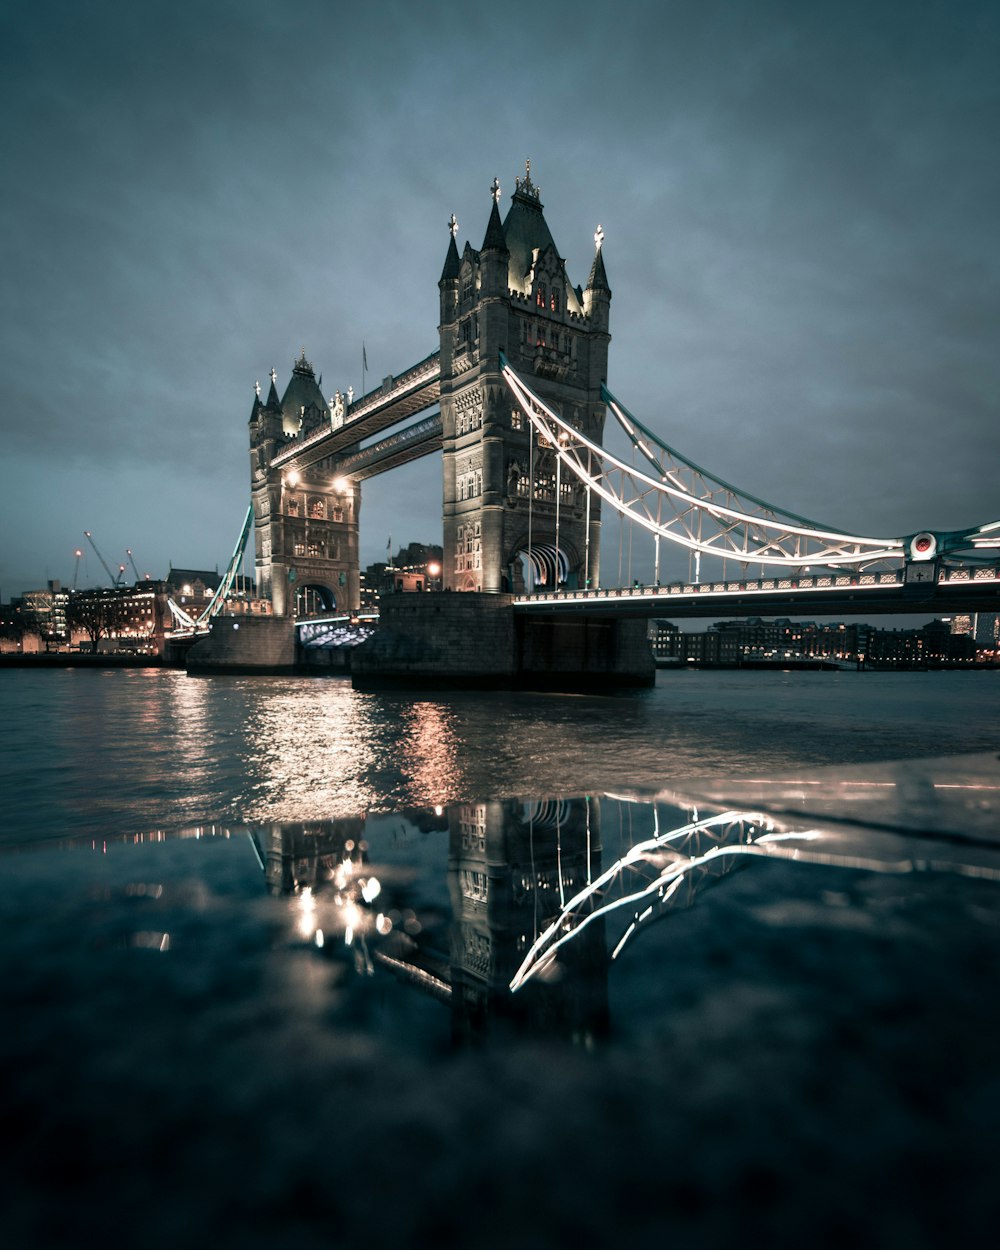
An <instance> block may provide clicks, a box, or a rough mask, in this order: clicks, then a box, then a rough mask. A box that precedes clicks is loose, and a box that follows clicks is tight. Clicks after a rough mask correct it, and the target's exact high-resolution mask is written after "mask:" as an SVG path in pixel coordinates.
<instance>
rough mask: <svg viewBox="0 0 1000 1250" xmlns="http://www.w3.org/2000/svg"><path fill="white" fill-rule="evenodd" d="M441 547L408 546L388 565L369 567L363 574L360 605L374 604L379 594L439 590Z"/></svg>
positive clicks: (432, 545)
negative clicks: (366, 602)
mask: <svg viewBox="0 0 1000 1250" xmlns="http://www.w3.org/2000/svg"><path fill="white" fill-rule="evenodd" d="M442 555H443V551H442V548H441V547H439V546H437V545H435V544H433V543H408V544H407V545H406V546H405V547H400V549H399V552H398V554H397V555H396V556H395V557H391V558H390V560H389V563H388V564H385V563H381V562H380V563H378V564H369V565H368V567H367V568H366V569H365V571H364V573H363V575H362V583H363V592H362V600H361V602H362V606H364V605H365V601H366V600H367V601H368V602H370V603H372V604H377V601H378V599H379V598H380V597H381V596H382V595H392V594H411V593H420V592H423V591H427V590H440V589H441V585H442V581H441V578H442V568H443V565H442Z"/></svg>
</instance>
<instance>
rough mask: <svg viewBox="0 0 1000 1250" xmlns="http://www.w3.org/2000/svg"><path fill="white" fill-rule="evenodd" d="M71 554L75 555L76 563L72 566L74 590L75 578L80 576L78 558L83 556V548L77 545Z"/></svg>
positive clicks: (74, 585)
mask: <svg viewBox="0 0 1000 1250" xmlns="http://www.w3.org/2000/svg"><path fill="white" fill-rule="evenodd" d="M73 554H74V555H75V556H76V564H75V565H74V566H73V589H74V590H76V579H77V578H78V577H79V576H80V560H81V559H82V558H83V548H82V547H77V549H76V551H75V552H74V553H73Z"/></svg>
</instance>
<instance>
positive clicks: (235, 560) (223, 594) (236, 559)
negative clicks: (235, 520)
mask: <svg viewBox="0 0 1000 1250" xmlns="http://www.w3.org/2000/svg"><path fill="white" fill-rule="evenodd" d="M252 521H253V504H251V505H250V507H249V508H247V514H246V516H245V517H244V519H243V529H242V530H241V531H240V536H239V538H238V539H237V540H236V546H235V547H234V548H233V554H232V556H231V557H230V560H229V567H228V568H227V569H226V572H225V574H224V575H223V578H222V581H221V582H219V585H218V587H217V588H216V591H215V594H214V595H213V596H212V598H211V599H210V600H209V601H208V604H207V606H206V607H205V609H204V611H203V612H202V614H201V615H200V616H199V617H198V619H197V620H196V621H194V622H193V626H194V627H195V628H197V626H199V625H204V624H205V622H206V621H209V620H211V619H212V617H213V616H215V615H216V614H217V613H218V611H219V609H220V608H221V607H222V605H223V604H224V603H225V601H226V598H227V596H228V595H229V592H230V591H231V590H232V588H233V583H234V582H235V581H236V576H237V573H238V572H239V567H240V564H241V563H242V560H243V553H244V551H245V550H246V545H247V537H248V536H249V534H250V525H251V523H252Z"/></svg>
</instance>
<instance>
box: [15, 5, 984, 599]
mask: <svg viewBox="0 0 1000 1250" xmlns="http://www.w3.org/2000/svg"><path fill="white" fill-rule="evenodd" d="M998 45H1000V11H998V10H997V8H996V6H995V5H994V4H992V3H985V2H984V3H974V2H971V0H970V2H969V3H965V4H962V5H955V4H950V3H949V4H945V3H921V4H914V3H909V2H904V0H900V2H899V3H887V2H884V3H866V4H861V3H852V2H850V0H848V2H845V3H836V4H835V3H832V2H830V3H817V4H810V5H802V4H798V3H791V2H786V3H778V2H774V3H767V2H766V0H761V2H759V3H755V4H752V5H751V4H746V5H735V4H731V3H723V2H721V0H719V2H714V3H713V2H712V0H702V2H699V3H694V2H693V0H692V2H690V3H662V2H660V3H652V2H650V3H627V2H625V3H621V4H618V5H615V6H604V7H595V8H593V9H592V10H591V9H590V8H583V7H581V6H579V5H578V4H569V3H564V2H562V0H559V2H556V3H550V4H548V5H545V6H539V5H537V4H531V5H529V4H525V3H520V2H519V0H513V2H512V3H509V4H507V5H504V6H499V7H498V6H475V7H474V8H473V9H472V10H471V11H466V10H461V11H459V10H456V9H455V8H454V6H453V5H445V4H442V3H429V4H422V5H414V4H411V3H397V4H393V3H385V2H384V0H383V2H375V3H370V4H367V5H364V6H359V5H347V4H343V3H334V4H330V3H320V2H319V0H311V2H306V0H299V2H289V3H286V4H282V5H280V6H278V5H273V4H270V3H264V2H263V0H256V2H253V0H239V2H237V0H231V2H228V3H227V2H224V0H206V2H205V3H202V4H199V5H197V6H194V5H183V4H177V3H175V2H174V3H165V2H163V0H146V2H145V3H143V4H141V5H136V4H132V3H125V2H124V0H122V2H121V3H116V2H113V0H96V2H95V3H93V4H88V5H79V4H77V3H73V2H70V0H65V2H63V3H57V2H55V0H41V2H40V3H39V2H36V3H33V4H30V5H29V4H28V3H26V2H22V0H12V2H11V3H9V4H8V5H7V6H5V10H4V14H3V17H2V18H0V71H2V72H0V108H2V109H3V115H4V117H5V120H6V123H7V124H6V125H5V127H4V128H3V134H2V137H0V159H2V161H3V169H4V172H5V185H6V191H5V194H4V196H3V197H0V229H2V230H3V237H4V239H5V240H6V241H7V242H8V251H9V255H8V257H7V258H6V259H5V264H4V266H3V268H2V272H0V318H2V331H3V332H2V335H0V344H2V347H0V351H2V356H0V360H2V364H3V366H4V369H3V376H4V381H5V398H4V403H3V406H2V418H0V420H2V432H3V438H4V447H5V460H4V463H5V468H6V473H5V489H4V492H3V497H4V502H3V513H2V522H3V530H4V534H5V539H6V541H5V543H4V551H3V556H2V558H0V586H2V587H3V588H4V589H5V590H6V591H7V593H8V594H9V593H11V592H14V593H16V592H17V591H19V590H20V589H21V588H23V587H27V586H29V585H33V584H35V583H37V582H39V581H40V580H41V579H42V577H43V576H44V575H48V576H54V577H58V576H61V577H63V578H68V577H69V576H71V565H72V560H71V553H72V550H73V548H74V547H75V546H76V544H77V542H78V541H79V534H80V531H82V529H83V528H92V529H94V532H95V534H96V533H98V521H99V525H100V532H101V534H103V535H104V536H105V541H106V546H107V547H108V549H109V551H110V550H111V549H113V548H114V549H117V547H118V546H121V547H122V548H123V549H124V547H125V546H126V545H129V546H132V547H133V549H134V550H136V551H137V552H139V551H143V552H146V553H147V555H146V557H145V558H146V559H147V560H148V562H149V563H150V564H151V565H152V566H153V571H154V572H162V571H163V570H164V569H165V567H166V564H167V561H168V560H170V559H173V561H174V562H175V563H178V564H190V565H206V566H209V567H211V566H212V565H213V564H214V563H215V562H216V561H217V560H225V558H226V556H227V555H228V552H229V550H230V548H231V544H232V538H233V537H234V535H235V532H236V530H237V529H238V526H239V523H240V519H241V517H242V514H243V511H244V509H245V506H246V502H247V497H248V484H247V477H246V474H247V457H246V445H245V444H246V419H247V416H248V414H249V409H250V403H251V400H252V386H253V382H254V379H255V378H258V377H259V378H264V377H265V376H266V373H267V370H268V369H269V368H270V367H271V365H272V364H273V365H275V366H276V367H277V369H278V372H279V376H280V377H281V378H282V379H283V378H285V377H287V374H288V371H289V369H290V366H291V362H292V360H293V358H294V357H295V356H296V355H297V353H298V351H299V350H300V348H301V347H305V348H306V350H307V354H308V355H309V356H310V358H311V359H312V360H313V362H314V363H315V365H316V367H317V369H318V370H319V371H321V372H322V373H323V375H324V387H325V389H327V390H332V389H333V388H334V387H335V386H338V385H339V386H346V385H348V384H353V385H354V386H355V387H358V386H360V381H361V378H360V372H361V369H360V360H361V342H362V340H364V341H365V343H366V345H367V351H368V359H369V362H370V364H371V372H370V374H369V377H368V380H369V382H371V381H372V380H373V378H378V377H381V376H382V375H383V374H384V373H388V372H399V371H400V370H401V369H403V368H405V367H406V365H408V364H410V363H412V362H413V361H415V360H417V359H419V358H420V357H422V356H423V355H425V354H426V353H427V352H428V351H430V350H431V349H432V348H433V347H434V346H435V340H436V325H437V278H438V276H439V273H440V268H441V262H442V260H443V256H444V251H445V245H446V243H447V235H446V233H445V222H446V220H447V216H448V214H449V213H450V212H451V211H455V212H456V214H457V215H458V218H459V222H460V240H459V241H460V242H462V241H463V240H464V238H466V237H468V238H469V239H470V241H471V242H472V243H473V245H474V246H478V245H479V243H480V242H481V240H482V234H483V231H484V229H485V225H486V220H487V215H488V207H489V201H488V198H487V187H488V185H489V182H490V179H491V178H492V177H493V175H494V174H497V175H499V177H500V179H501V182H502V183H503V184H504V189H505V194H506V193H507V192H508V191H509V190H511V189H512V183H513V176H514V174H515V173H516V172H519V171H520V169H521V168H523V161H524V158H525V157H531V159H532V162H533V166H532V168H533V174H534V175H535V176H536V178H537V181H538V182H539V183H540V184H541V187H542V194H543V199H544V201H545V205H546V214H547V218H548V221H549V224H550V226H551V228H552V231H553V234H554V236H555V239H556V242H557V244H558V246H559V247H560V248H561V249H562V251H563V254H564V255H565V256H566V259H567V263H568V265H569V268H570V273H571V276H572V277H573V279H574V281H580V282H583V281H585V280H586V273H587V268H588V266H589V263H590V257H591V253H592V243H591V236H592V233H593V230H594V228H595V226H596V224H597V222H598V220H600V221H601V222H602V224H603V226H604V228H605V231H606V233H607V241H606V244H605V259H606V263H607V266H608V271H609V278H610V281H611V286H612V288H613V290H614V302H613V304H612V331H613V334H614V342H613V345H612V349H611V365H610V369H611V377H610V379H609V381H610V383H611V385H612V389H614V390H616V391H618V392H619V393H620V394H621V397H622V398H623V399H624V400H625V402H626V403H627V404H628V405H629V406H630V407H632V408H633V409H634V410H635V411H636V412H637V414H638V415H640V416H642V417H643V418H644V419H646V420H647V421H648V422H649V423H650V424H652V425H654V426H655V427H656V428H657V429H659V430H660V431H661V432H662V433H663V434H664V435H665V436H666V437H667V438H668V440H669V441H672V442H674V443H675V444H676V445H678V446H679V447H680V448H681V449H682V450H684V451H685V452H687V453H688V454H689V455H691V456H692V457H693V458H694V459H696V460H698V461H700V462H702V463H704V464H706V465H708V466H709V467H710V468H712V469H715V470H716V471H718V472H719V473H720V474H722V475H723V476H725V477H729V478H731V479H733V480H735V481H737V482H739V483H740V484H741V485H744V486H746V487H747V488H748V489H751V490H753V491H754V492H755V493H758V494H760V495H763V496H765V497H768V498H773V499H774V500H775V502H777V503H779V504H783V505H785V506H787V507H790V508H793V509H795V510H797V511H800V512H803V513H806V514H807V515H816V516H817V517H818V519H820V520H824V521H828V522H830V523H832V524H838V525H841V526H852V527H853V526H857V527H858V528H859V529H861V530H869V531H874V532H881V533H889V534H900V533H905V532H907V531H911V530H913V529H916V528H919V527H922V526H924V525H927V526H931V527H937V528H946V527H952V526H959V525H963V524H969V523H973V522H977V521H983V520H987V519H992V518H993V517H994V516H996V515H1000V507H998V506H997V504H998V500H997V496H996V492H995V490H994V489H993V485H992V478H993V472H992V471H991V470H993V469H995V466H996V464H997V463H998V452H1000V447H998V433H997V431H998V429H1000V421H998V420H997V415H998V414H997V395H998V393H1000V385H998V383H1000V363H998V357H1000V353H997V351H996V343H997V330H998V308H1000V280H998V278H1000V275H998V271H997V270H998V261H997V249H996V246H995V235H996V225H995V215H996V204H997V203H998V202H1000V196H998V192H1000V185H998V183H1000V173H998V163H997V162H996V159H995V137H996V135H997V134H998V133H1000V92H998V88H997V83H996V79H997V75H996V73H995V67H996V65H997V63H998V55H997V54H998V52H1000V46H998ZM151 501H154V502H151ZM439 508H440V467H439V465H437V464H436V463H433V464H432V463H429V462H426V463H423V464H421V465H418V466H413V467H412V468H411V469H409V470H407V471H406V474H405V475H400V476H399V478H398V479H393V482H392V483H389V482H378V483H375V482H373V483H371V484H369V485H368V486H367V487H366V496H365V505H364V510H363V514H362V531H363V535H362V536H363V548H364V552H365V558H366V559H375V558H378V556H379V555H380V554H381V553H382V552H383V551H384V545H385V540H386V536H387V535H388V533H390V532H391V533H392V535H393V537H394V539H398V541H400V542H402V541H406V540H407V539H409V538H417V539H428V540H430V539H433V538H434V537H435V536H436V535H438V534H439V532H440V517H439ZM95 515H96V517H97V519H95ZM609 528H611V527H609ZM616 559H617V552H616V551H615V553H614V557H613V559H612V561H611V562H612V563H615V562H616ZM606 567H608V564H607V562H606Z"/></svg>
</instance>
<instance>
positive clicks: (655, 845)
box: [510, 811, 771, 990]
mask: <svg viewBox="0 0 1000 1250" xmlns="http://www.w3.org/2000/svg"><path fill="white" fill-rule="evenodd" d="M737 823H738V824H745V823H750V824H751V825H761V826H764V827H766V828H768V829H769V828H770V827H771V825H770V822H769V821H768V819H767V818H766V817H765V816H763V815H762V814H760V813H757V812H736V811H727V812H721V813H720V814H719V815H717V816H710V817H708V818H707V819H705V820H698V821H692V822H691V823H690V824H687V825H681V826H680V827H679V828H677V829H672V830H671V831H670V832H669V833H667V834H659V835H657V836H655V837H653V838H649V839H647V840H646V841H644V842H638V843H636V845H635V846H633V847H630V848H629V850H628V851H626V853H625V854H624V855H623V856H622V857H621V858H620V859H618V860H616V861H615V863H613V864H612V865H611V867H610V868H608V869H606V870H605V871H604V872H602V873H601V875H600V876H599V877H597V878H595V880H594V881H592V882H590V883H589V884H588V885H586V886H584V887H583V889H581V890H579V891H578V892H577V893H576V894H575V895H574V896H573V897H572V898H571V899H570V900H569V902H568V903H566V904H565V906H564V907H563V910H562V912H561V913H560V915H559V916H557V917H556V919H555V920H554V921H553V922H552V923H551V924H550V925H549V926H548V927H547V928H546V929H545V930H543V932H542V933H541V934H539V936H538V937H537V938H536V939H535V941H534V942H533V943H532V945H531V948H530V950H529V951H528V953H527V954H526V955H525V957H524V960H523V961H522V964H521V967H520V968H519V969H518V971H517V973H515V975H514V980H513V981H511V983H510V987H511V989H512V990H515V989H517V988H518V986H519V985H520V984H522V983H523V979H524V978H522V975H521V974H522V971H523V970H524V969H525V968H526V967H527V966H528V965H529V964H530V962H531V961H532V959H534V958H535V956H536V952H538V951H541V950H542V948H543V947H544V946H545V945H546V943H547V942H548V940H549V938H550V937H551V936H552V935H553V934H554V933H556V932H557V931H558V930H559V929H560V928H561V927H562V926H563V925H564V924H565V919H564V918H565V916H566V915H567V913H569V912H571V911H573V910H574V908H576V907H578V906H580V904H581V903H583V902H585V901H586V900H587V899H589V898H592V897H593V896H594V894H595V893H597V892H598V891H599V890H600V889H601V888H602V887H603V886H604V885H606V884H609V883H610V882H611V881H613V880H614V879H615V878H616V877H617V876H619V875H620V873H621V871H622V869H623V868H627V867H630V866H632V865H633V864H637V863H639V862H644V861H648V859H649V856H650V853H651V852H653V851H657V850H662V849H663V848H664V847H665V846H667V845H669V843H671V842H676V841H678V840H680V839H681V838H685V837H689V836H690V835H691V834H695V833H703V832H706V831H708V830H711V829H714V828H716V827H718V826H719V825H733V824H737ZM713 849H717V848H713ZM657 880H658V881H659V880H660V878H657ZM635 897H637V898H638V897H641V895H636V896H635ZM605 910H607V907H605V908H603V909H598V910H597V911H595V912H591V913H590V915H589V916H588V917H587V918H586V919H585V920H584V921H583V922H582V923H581V924H580V925H579V926H578V929H583V928H586V926H587V925H588V924H590V921H591V920H592V919H594V918H596V917H597V916H598V915H601V914H603V911H605ZM577 931H578V930H572V931H571V933H573V932H577ZM563 940H564V939H560V940H559V941H558V942H557V943H556V944H555V946H554V947H553V948H552V950H553V951H554V950H555V949H557V948H558V947H559V946H561V945H562V942H563Z"/></svg>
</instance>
